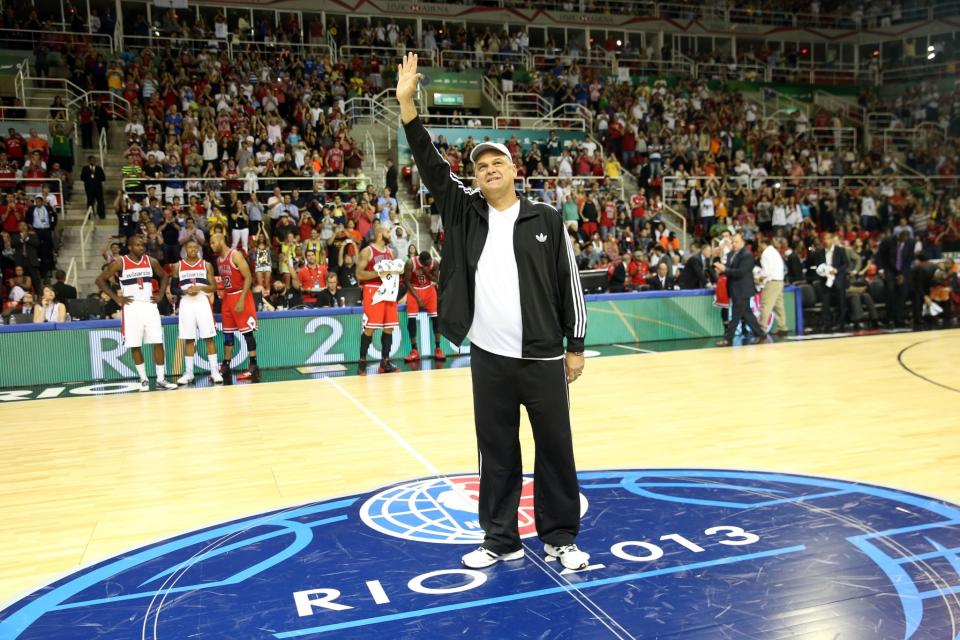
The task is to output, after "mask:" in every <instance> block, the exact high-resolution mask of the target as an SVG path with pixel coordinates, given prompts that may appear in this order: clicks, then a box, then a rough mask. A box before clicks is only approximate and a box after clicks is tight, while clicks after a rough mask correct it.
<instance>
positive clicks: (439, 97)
mask: <svg viewBox="0 0 960 640" xmlns="http://www.w3.org/2000/svg"><path fill="white" fill-rule="evenodd" d="M433 104H435V105H437V106H443V107H462V106H463V94H462V93H435V94H433Z"/></svg>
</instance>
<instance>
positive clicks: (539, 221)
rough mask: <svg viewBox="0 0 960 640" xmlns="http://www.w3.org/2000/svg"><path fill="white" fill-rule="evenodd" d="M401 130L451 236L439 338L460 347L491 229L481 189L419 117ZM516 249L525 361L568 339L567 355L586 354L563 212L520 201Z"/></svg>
mask: <svg viewBox="0 0 960 640" xmlns="http://www.w3.org/2000/svg"><path fill="white" fill-rule="evenodd" d="M404 130H405V132H406V134H407V142H408V143H409V144H410V148H411V150H412V151H413V158H414V160H415V161H416V163H417V169H418V170H419V172H420V179H421V180H422V181H423V183H424V184H425V185H426V186H427V188H428V189H429V190H430V193H431V194H432V195H433V197H434V200H435V203H436V205H437V208H438V209H439V211H440V217H441V219H442V220H443V228H444V230H445V231H446V239H445V241H444V244H443V250H442V252H441V262H440V282H439V285H440V288H439V294H440V301H439V310H438V314H439V316H440V332H441V333H442V334H443V335H444V336H445V337H446V338H447V339H448V340H450V342H452V343H454V344H456V345H460V344H462V343H463V340H464V338H466V336H467V332H468V331H470V325H471V324H472V323H473V308H474V288H475V282H476V273H477V263H478V262H479V261H480V254H481V253H482V252H483V246H484V243H485V242H486V240H487V231H488V229H489V226H488V215H489V214H488V205H487V201H486V200H485V199H484V197H483V194H481V193H480V190H479V189H470V188H467V187H466V186H464V184H463V182H461V181H460V178H458V177H457V176H456V175H454V174H453V173H452V172H451V171H450V165H449V164H448V163H447V161H446V160H445V159H444V158H443V157H442V156H441V155H440V153H439V152H438V151H437V149H436V147H434V146H433V142H432V141H431V140H430V134H429V133H428V132H427V130H426V128H424V126H423V123H422V122H421V121H420V118H419V117H417V118H414V119H413V120H411V121H410V122H409V123H408V124H406V125H404ZM513 251H514V255H515V256H516V259H517V271H518V277H519V280H520V306H521V309H520V314H521V317H522V319H523V345H522V356H523V357H524V358H555V357H558V356H561V355H563V350H564V345H563V339H564V338H566V339H567V345H566V349H567V351H573V352H582V351H583V340H584V337H585V336H586V334H587V306H586V304H585V303H584V300H583V289H582V287H581V286H580V274H579V272H578V270H577V264H576V261H575V260H574V257H573V248H572V246H571V245H570V240H569V236H568V235H567V230H566V227H565V226H564V224H563V220H562V219H561V217H560V214H559V212H558V211H557V210H556V209H555V208H553V207H551V206H550V205H548V204H544V203H541V202H533V201H531V200H529V199H527V198H526V197H524V196H523V195H520V214H519V216H518V217H517V222H516V225H515V226H514V230H513Z"/></svg>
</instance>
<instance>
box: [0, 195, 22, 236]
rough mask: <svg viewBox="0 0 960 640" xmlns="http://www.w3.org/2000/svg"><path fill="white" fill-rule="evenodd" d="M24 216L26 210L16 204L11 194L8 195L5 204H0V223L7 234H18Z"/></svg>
mask: <svg viewBox="0 0 960 640" xmlns="http://www.w3.org/2000/svg"><path fill="white" fill-rule="evenodd" d="M25 215H26V208H25V207H24V206H23V205H22V204H18V203H17V200H16V198H15V197H14V196H13V194H8V195H7V199H6V202H4V203H3V204H0V222H2V225H3V230H4V231H6V232H7V233H19V231H20V222H22V221H23V219H24V216H25Z"/></svg>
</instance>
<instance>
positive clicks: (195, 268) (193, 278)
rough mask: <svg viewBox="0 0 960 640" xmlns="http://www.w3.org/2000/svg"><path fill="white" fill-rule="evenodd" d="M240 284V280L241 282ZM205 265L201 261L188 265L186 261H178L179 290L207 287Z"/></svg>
mask: <svg viewBox="0 0 960 640" xmlns="http://www.w3.org/2000/svg"><path fill="white" fill-rule="evenodd" d="M241 282H242V280H241ZM208 284H210V283H209V282H208V281H207V265H206V263H205V262H204V261H203V260H198V261H197V263H196V264H190V263H189V262H187V261H186V260H181V261H180V289H181V290H184V289H186V288H188V287H192V286H194V285H208Z"/></svg>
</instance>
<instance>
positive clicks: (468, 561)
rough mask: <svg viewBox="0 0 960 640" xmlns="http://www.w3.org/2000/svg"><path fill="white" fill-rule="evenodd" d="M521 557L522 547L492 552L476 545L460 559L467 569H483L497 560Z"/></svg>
mask: <svg viewBox="0 0 960 640" xmlns="http://www.w3.org/2000/svg"><path fill="white" fill-rule="evenodd" d="M522 557H523V548H522V547H521V548H520V549H517V550H516V551H511V552H510V553H494V552H493V551H490V550H489V549H487V548H485V547H477V548H476V549H474V550H473V551H471V552H470V553H468V554H466V555H465V556H463V558H462V559H461V560H462V562H463V566H465V567H466V568H468V569H483V568H484V567H489V566H491V565H494V564H497V563H498V562H503V561H508V560H519V559H520V558H522Z"/></svg>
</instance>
